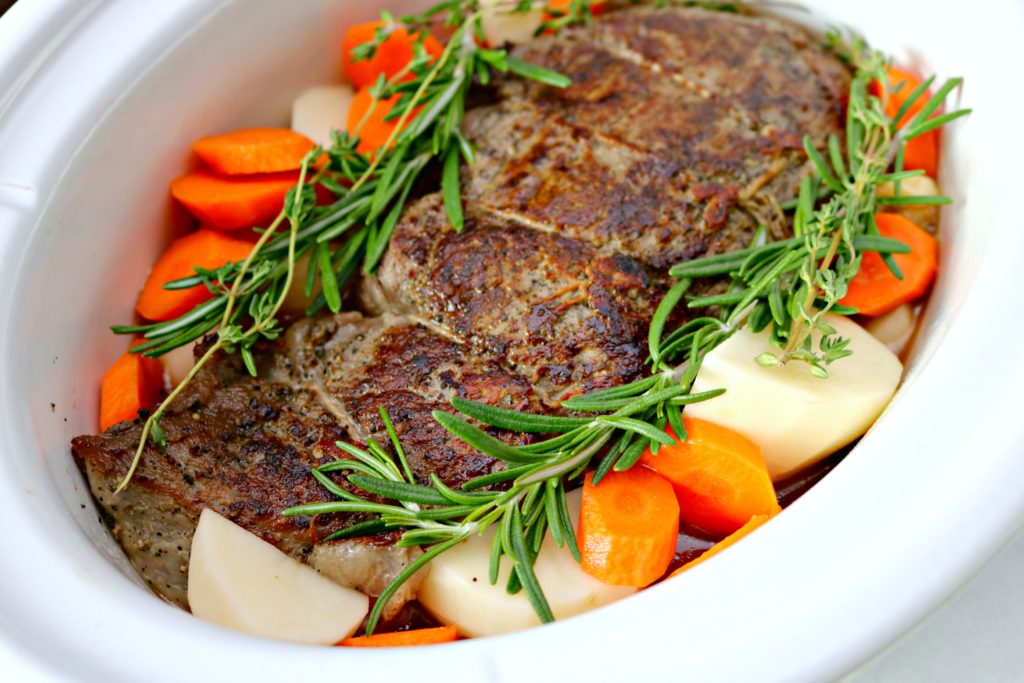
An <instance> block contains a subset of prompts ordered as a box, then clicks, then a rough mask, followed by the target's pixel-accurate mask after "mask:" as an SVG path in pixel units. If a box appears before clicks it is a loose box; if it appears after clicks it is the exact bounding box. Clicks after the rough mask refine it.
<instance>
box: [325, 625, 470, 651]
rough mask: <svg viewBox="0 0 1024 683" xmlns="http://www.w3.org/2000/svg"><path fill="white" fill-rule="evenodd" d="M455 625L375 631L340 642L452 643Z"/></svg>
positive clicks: (391, 644)
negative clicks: (384, 631)
mask: <svg viewBox="0 0 1024 683" xmlns="http://www.w3.org/2000/svg"><path fill="white" fill-rule="evenodd" d="M457 635H458V634H457V633H456V630H455V627H454V626H438V627H436V628H418V629H413V630H411V631H395V632H394V633H375V634H374V635H372V636H356V637H355V638H346V639H345V640H343V641H341V642H340V643H338V645H341V646H343V647H402V646H406V645H435V644H437V643H450V642H452V641H453V640H455V637H456V636H457Z"/></svg>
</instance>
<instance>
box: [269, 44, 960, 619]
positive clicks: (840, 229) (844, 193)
mask: <svg viewBox="0 0 1024 683" xmlns="http://www.w3.org/2000/svg"><path fill="white" fill-rule="evenodd" d="M829 41H830V45H831V46H832V47H833V49H834V50H836V51H837V52H838V53H840V54H841V55H843V56H844V57H845V58H846V59H847V60H848V61H849V62H850V64H851V65H852V66H853V68H854V76H853V79H852V81H851V86H850V97H849V104H848V109H847V128H846V143H845V146H843V145H842V144H841V143H840V142H839V139H838V138H837V137H836V136H832V137H831V138H830V139H829V140H828V144H827V149H826V150H825V151H826V153H827V159H826V157H825V155H823V153H822V152H820V151H819V150H818V149H816V148H815V147H814V145H813V144H812V142H811V141H810V139H809V138H805V140H804V149H805V151H806V153H807V156H808V159H809V160H810V161H811V162H812V164H813V167H814V169H815V171H814V173H813V174H811V175H808V176H807V177H805V178H804V179H803V181H802V182H801V185H800V190H799V195H798V198H797V201H796V202H794V203H793V205H792V207H791V210H792V212H793V215H792V221H793V233H794V236H793V237H792V238H790V239H786V240H781V241H776V242H769V241H767V232H766V231H765V230H764V229H760V230H758V231H757V233H756V234H755V236H754V239H753V241H752V243H751V244H750V245H749V246H748V247H747V248H745V249H741V250H739V251H735V252H731V253H726V254H719V255H713V256H708V257H704V258H700V259H695V260H692V261H688V262H686V263H681V264H678V265H676V266H674V267H673V268H672V269H671V270H670V274H671V275H672V276H673V277H674V278H676V279H677V282H676V283H675V284H674V285H673V286H672V287H671V288H670V289H669V290H668V292H667V293H666V294H665V296H664V297H663V299H662V301H661V303H660V305H659V306H658V308H657V309H656V311H655V314H654V316H653V317H652V319H651V322H650V326H649V331H648V346H649V349H650V357H649V359H648V360H649V362H650V365H651V374H650V375H649V376H647V377H644V378H642V379H639V380H636V381H634V382H632V383H630V384H627V385H623V386H618V387H613V388H608V389H603V390H600V391H595V392H591V393H589V394H586V395H582V396H576V397H573V398H571V399H569V400H567V401H564V402H563V406H564V407H565V408H566V409H568V410H571V411H574V413H576V414H575V415H573V416H552V415H536V414H531V413H524V412H519V411H514V410H509V409H505V408H499V407H495V406H489V405H486V404H481V403H474V402H471V401H466V400H463V399H459V398H456V399H453V401H452V407H453V408H454V409H455V410H456V411H458V412H459V413H461V415H462V416H460V415H454V414H451V413H447V412H442V411H435V412H434V413H433V416H434V419H435V420H437V422H439V423H440V424H441V425H442V426H443V427H445V429H447V430H448V431H449V432H450V433H451V434H453V435H454V436H456V437H458V438H460V439H462V440H463V441H465V442H466V443H468V444H469V445H471V446H473V447H475V448H476V449H478V450H479V451H481V452H483V453H485V454H487V455H490V456H492V457H494V458H496V459H498V460H501V461H503V462H504V463H505V469H504V470H501V471H498V472H495V473H492V474H488V475H485V476H481V477H477V478H476V479H473V480H470V481H469V482H467V483H465V484H464V485H463V486H462V490H461V491H455V490H452V489H451V488H449V487H447V486H446V485H445V484H444V483H443V482H441V481H440V480H439V479H438V478H437V477H436V476H432V480H431V484H432V485H431V486H422V485H420V484H417V483H415V482H414V480H413V477H412V473H411V472H410V471H409V470H408V466H407V463H406V460H405V456H404V452H403V451H402V447H401V444H400V443H399V441H398V439H397V436H396V435H395V433H394V430H393V429H392V428H391V427H390V421H389V420H388V419H387V416H386V413H384V412H382V416H383V417H384V418H385V424H386V425H388V432H389V434H390V436H391V441H392V446H393V449H394V451H395V453H396V457H397V458H398V459H399V461H400V462H401V463H402V467H403V469H404V471H405V474H404V475H402V474H401V473H400V471H399V468H398V467H397V466H395V464H394V462H393V461H392V460H391V456H389V455H388V454H387V452H386V451H384V449H382V448H380V447H379V446H377V445H376V444H374V443H372V442H371V444H370V447H369V450H368V451H361V450H359V449H357V448H355V447H354V446H350V445H348V444H343V443H340V442H339V444H338V445H339V447H341V448H343V449H345V450H346V452H347V453H349V454H350V455H352V456H353V458H354V460H352V461H350V460H339V461H336V462H332V463H328V464H327V465H324V466H322V467H321V468H319V470H318V471H317V472H316V473H315V476H317V478H318V479H319V480H320V481H322V482H324V481H325V480H327V478H326V474H325V473H326V472H330V471H351V472H353V474H351V475H349V476H348V481H349V482H350V483H351V484H353V485H354V486H355V487H357V488H359V489H362V490H363V491H366V492H367V493H368V494H372V495H375V496H383V497H385V498H388V499H391V500H395V501H398V504H397V505H388V506H386V509H381V507H380V505H379V504H377V503H371V502H369V501H367V500H365V499H362V498H360V497H359V496H355V495H353V494H351V493H349V492H347V491H345V490H344V489H341V488H340V487H338V486H336V485H334V484H333V482H331V485H330V487H329V490H331V492H332V493H334V494H335V495H336V496H337V497H338V498H339V499H340V500H339V501H337V502H326V503H315V504H311V505H303V506H298V507H295V508H291V509H289V510H287V511H286V512H285V514H289V515H293V514H318V513H324V512H367V513H371V514H372V513H377V514H379V519H378V520H374V522H376V523H378V524H379V525H380V526H379V527H374V526H373V524H374V522H371V523H363V525H362V526H361V525H356V526H354V527H350V528H348V529H345V530H343V531H341V532H339V533H338V534H335V536H334V537H336V538H340V537H351V536H355V535H361V534H364V533H371V532H372V531H371V530H372V529H374V528H377V529H378V530H379V528H386V529H403V530H404V531H403V534H402V539H401V541H400V544H403V545H421V546H424V547H426V548H427V550H426V552H425V554H424V555H423V556H421V557H420V558H419V560H417V562H416V563H414V564H413V565H411V566H410V567H409V568H408V569H407V570H406V571H404V572H402V573H401V574H400V575H399V576H397V577H396V578H395V579H394V580H393V581H392V582H391V584H389V586H388V587H387V588H386V589H385V591H384V594H383V595H382V596H381V598H380V599H379V601H378V603H377V606H376V607H375V609H374V611H373V612H372V613H371V615H370V619H369V622H368V626H367V632H369V633H372V631H373V629H374V628H375V627H376V625H377V623H378V620H379V618H380V614H381V610H382V609H383V605H384V604H385V603H386V602H387V599H388V598H390V596H391V595H393V594H394V593H395V591H397V589H398V588H399V587H400V586H401V585H402V583H404V582H405V581H406V580H408V579H409V578H410V577H411V576H412V575H413V574H414V573H415V571H417V570H418V569H419V568H420V567H422V566H423V565H425V564H426V562H428V561H429V558H433V557H436V556H437V555H439V554H441V553H443V552H445V551H446V550H447V549H449V548H451V547H454V546H455V545H457V544H458V543H460V542H462V541H463V540H465V539H467V538H469V537H470V536H471V535H473V534H481V533H483V532H484V531H485V530H486V529H487V528H489V527H490V526H491V525H497V531H496V533H495V535H494V540H493V542H492V552H491V558H490V572H489V574H490V581H491V583H496V582H497V579H498V569H499V567H500V563H501V561H502V558H508V559H509V560H510V561H511V562H512V567H513V571H512V573H511V575H510V579H509V583H508V585H507V589H508V591H509V592H511V593H515V592H518V591H520V590H522V591H524V592H525V594H526V596H527V598H528V599H529V600H530V603H531V604H532V605H533V607H534V609H535V611H536V613H537V615H538V617H539V618H540V619H541V621H550V620H552V619H553V615H552V614H551V610H550V607H549V605H548V603H547V600H546V598H545V597H544V594H543V591H542V590H541V588H540V584H539V582H538V581H537V578H536V575H535V573H534V571H533V562H534V560H535V559H536V556H537V553H538V552H539V551H540V547H541V543H542V542H543V539H544V536H545V533H546V531H547V530H550V532H551V536H552V538H553V540H554V542H555V544H556V545H558V546H559V547H566V546H567V547H568V548H569V550H570V552H572V554H573V555H574V556H575V557H576V558H577V559H579V550H578V548H577V547H576V541H575V535H574V530H573V528H572V525H571V523H570V522H569V520H568V512H567V510H566V507H565V492H566V487H567V485H568V482H570V481H572V480H574V479H576V478H578V477H579V476H580V475H582V474H583V473H584V472H585V471H587V470H588V469H590V468H591V467H594V481H595V483H597V482H600V480H601V478H603V477H604V476H606V475H607V473H608V472H609V471H611V470H616V471H622V470H626V469H629V468H630V467H632V466H633V465H634V464H636V462H637V461H638V460H639V458H640V456H641V455H642V454H643V453H644V452H645V451H646V450H647V449H650V450H651V451H652V452H654V453H656V452H657V451H658V450H659V449H660V447H661V446H669V445H672V444H674V443H675V440H674V439H673V438H672V437H671V436H669V435H668V434H667V433H666V430H665V428H666V426H671V428H672V430H673V431H674V433H675V435H676V436H677V438H678V439H679V440H685V439H686V430H685V428H684V424H683V420H682V411H683V408H684V406H685V405H687V404H690V403H694V402H697V401H703V400H709V399H713V398H714V397H715V396H718V395H720V394H721V393H723V392H724V391H725V389H724V388H720V389H716V390H713V391H707V392H701V393H694V392H693V391H692V387H693V382H694V380H695V379H696V376H697V373H698V372H699V369H700V367H701V364H702V362H703V360H704V358H705V357H706V356H707V354H708V353H709V352H711V351H712V350H713V349H715V348H716V347H717V346H719V345H720V344H722V343H723V342H725V341H726V340H727V339H729V338H730V337H731V336H732V335H733V334H735V333H736V332H737V331H738V330H740V329H742V328H743V327H744V326H748V327H749V328H750V329H751V330H753V331H755V332H760V331H763V330H764V329H765V328H770V331H769V336H770V339H771V341H772V343H773V344H774V345H775V346H776V347H777V348H778V349H779V352H778V353H766V354H762V355H761V356H759V357H758V358H756V359H751V362H755V361H756V362H757V363H759V364H761V365H775V364H784V363H787V362H792V361H797V362H803V363H806V364H807V365H808V367H809V371H810V372H811V373H812V374H813V375H815V376H817V377H820V378H822V379H824V378H826V377H827V376H828V371H827V369H826V368H827V366H828V365H829V364H831V363H833V362H836V361H838V360H840V359H841V358H843V357H845V356H848V355H850V353H851V351H850V350H849V348H848V345H849V340H847V339H843V338H841V337H839V336H838V335H837V334H836V331H835V329H834V328H833V327H832V326H831V325H829V324H828V322H827V320H826V318H825V316H826V315H827V314H828V313H834V314H840V315H850V314H854V313H856V310H855V309H852V308H848V307H844V306H842V305H840V303H839V302H840V301H841V300H842V298H843V297H844V296H845V294H846V290H847V286H848V284H849V282H850V280H851V279H852V278H853V277H854V276H855V275H856V274H857V272H858V270H859V268H860V263H861V258H862V255H863V253H865V252H869V251H874V252H877V253H879V254H880V255H881V256H882V258H883V259H884V260H885V262H886V263H887V264H888V266H889V268H890V269H892V271H893V273H894V274H895V275H896V276H897V277H902V275H901V274H900V272H899V269H898V267H897V266H896V263H895V261H894V260H893V258H892V255H893V254H898V253H907V252H908V251H909V249H908V247H907V246H906V245H904V244H902V243H901V242H899V241H897V240H893V239H888V238H885V237H882V236H880V235H879V234H878V229H877V226H876V225H875V220H874V216H875V213H876V211H877V209H878V207H880V206H885V205H899V204H901V203H907V202H906V199H905V198H903V197H901V196H900V195H899V190H898V185H899V183H900V181H902V180H905V179H907V178H910V177H913V176H915V175H919V174H920V173H919V172H917V171H905V170H903V150H904V147H905V144H906V142H907V141H909V140H912V139H914V138H915V137H917V136H919V135H922V134H924V133H925V132H927V131H929V130H933V129H935V128H937V127H939V126H941V125H944V124H946V123H948V122H950V121H953V120H955V119H956V118H959V117H961V116H964V115H966V114H967V113H969V110H957V111H954V112H951V113H948V114H942V115H940V116H933V114H934V113H935V112H936V111H937V110H938V108H939V107H940V106H941V105H942V103H943V102H944V101H945V99H946V98H947V96H948V95H949V94H950V93H951V92H952V91H953V89H955V88H956V87H957V86H958V85H959V84H960V79H950V80H948V81H946V82H945V83H944V84H943V85H942V86H941V87H940V88H938V90H937V91H936V93H935V94H934V95H933V96H932V97H930V98H929V99H928V101H927V102H926V103H925V105H924V106H923V107H922V108H921V110H920V111H919V112H918V113H917V114H916V115H915V116H914V117H913V118H912V119H911V120H910V121H909V122H907V123H906V124H905V125H904V126H903V127H902V128H897V126H896V124H895V122H894V121H898V120H899V119H900V118H901V116H903V115H904V114H905V113H906V112H907V111H909V109H910V107H911V106H913V104H914V102H915V101H916V100H918V99H920V98H921V97H923V94H924V93H925V91H926V90H927V89H928V88H929V87H930V86H931V84H932V82H933V80H934V79H928V80H927V81H926V82H925V83H924V84H923V85H922V86H921V87H920V88H917V89H916V90H915V92H913V93H911V95H910V97H909V98H908V101H907V104H906V105H905V106H904V107H903V108H902V109H901V111H900V113H899V114H897V116H896V117H895V119H890V118H889V117H887V116H886V114H885V104H886V102H885V99H886V98H887V97H888V96H889V88H888V86H889V85H890V84H889V82H888V76H887V72H886V69H885V60H884V58H883V56H882V55H881V53H879V52H876V51H873V50H871V49H870V48H868V46H867V45H866V44H865V43H864V42H863V41H861V40H860V39H856V38H855V39H853V41H852V42H851V43H850V44H847V43H846V42H843V41H842V40H841V39H840V38H839V36H838V34H835V33H833V34H830V35H829ZM874 81H877V82H879V83H882V84H885V85H886V87H885V88H883V94H882V98H879V97H876V96H875V95H873V94H871V93H870V91H869V86H870V84H871V83H872V82H874ZM886 182H894V183H895V184H896V185H897V193H896V197H894V198H891V199H889V198H876V195H875V188H876V187H877V186H878V185H879V184H881V183H886ZM948 201H949V200H948V199H946V198H945V197H927V198H920V197H915V198H913V202H914V203H918V204H920V203H932V204H944V203H948ZM700 278H718V279H722V278H724V279H725V280H726V281H727V282H728V286H727V288H726V290H725V291H724V292H723V293H721V294H714V295H704V296H691V297H689V298H687V293H688V291H689V289H690V287H691V285H692V283H693V282H694V280H696V279H700ZM684 304H685V306H686V307H687V308H689V309H693V310H703V311H704V312H705V313H704V315H702V316H701V317H697V318H694V319H692V320H689V321H687V322H685V323H684V324H682V325H680V326H678V327H676V328H675V329H672V330H671V331H670V332H668V333H666V327H667V325H668V322H669V320H670V319H671V318H672V315H673V312H674V311H675V310H676V309H677V307H679V306H682V305H684ZM815 339H817V343H815ZM382 411H383V408H382ZM463 416H464V417H463ZM470 419H472V420H476V421H479V422H481V423H483V424H485V425H491V426H493V427H498V428H501V429H506V430H511V431H514V432H520V433H532V434H542V435H545V437H546V438H544V439H543V440H541V441H538V442H535V443H530V444H527V445H523V446H512V445H509V444H507V443H505V442H504V441H501V440H499V439H497V438H495V437H493V436H491V435H490V434H488V433H487V432H485V431H484V430H482V429H480V428H479V427H477V426H475V425H474V424H473V423H472V422H470V421H469V420H470ZM371 459H372V460H373V461H374V462H375V463H376V465H375V466H374V467H372V468H371V469H376V470H378V471H379V472H380V473H384V472H386V474H377V475H374V474H372V473H368V472H367V468H368V460H371ZM325 486H328V484H327V483H325ZM489 487H499V489H500V490H497V491H495V490H490V491H481V489H486V488H489ZM421 504H423V505H427V506H429V507H427V508H426V509H420V508H419V507H418V506H419V505H421ZM411 506H414V507H411Z"/></svg>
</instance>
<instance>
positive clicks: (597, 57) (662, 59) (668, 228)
mask: <svg viewBox="0 0 1024 683" xmlns="http://www.w3.org/2000/svg"><path fill="white" fill-rule="evenodd" d="M516 54H517V56H519V57H521V58H523V59H526V60H528V61H532V62H535V63H539V64H542V65H544V66H547V67H548V68H551V69H554V70H556V71H559V72H561V73H563V74H565V75H567V76H569V77H571V78H572V79H573V85H572V86H571V87H569V88H566V89H564V90H558V89H555V88H550V87H545V86H540V85H537V84H535V83H528V82H524V81H521V80H514V81H509V82H507V83H506V85H505V86H504V88H503V94H504V95H505V99H504V100H503V101H501V102H499V103H498V104H497V105H493V106H491V107H485V108H481V109H479V110H476V111H473V112H470V113H469V114H468V115H467V120H466V125H465V129H466V133H467V135H468V136H469V137H470V138H471V139H472V140H473V142H474V143H475V144H476V145H477V146H478V148H479V156H478V162H477V163H476V164H474V165H473V166H472V167H470V168H468V169H467V171H466V173H467V174H468V176H469V181H468V189H467V197H468V200H469V201H471V202H473V203H474V204H476V205H477V206H479V207H480V208H481V209H483V210H486V211H488V212H493V213H496V214H500V215H502V216H504V217H506V218H510V219H513V220H516V221H517V222H519V223H521V224H523V225H529V226H533V227H540V228H542V229H546V230H552V231H557V232H559V233H560V234H565V235H570V236H572V237H575V238H577V239H581V240H583V241H586V242H589V243H591V244H594V245H596V246H598V247H599V248H601V249H602V250H607V251H614V252H618V253H622V254H626V255H629V256H632V257H634V258H636V259H638V260H640V261H641V262H643V263H645V264H647V265H649V266H651V267H653V268H654V269H656V270H662V269H665V268H667V267H668V266H670V265H672V264H673V263H677V262H679V261H682V260H686V259H689V258H693V257H695V256H699V255H703V254H705V253H715V252H719V251H723V250H726V249H731V248H736V247H737V246H738V245H743V244H746V243H747V242H748V241H749V239H750V237H751V234H752V231H753V229H754V228H755V227H756V226H757V224H758V223H764V224H767V225H769V227H772V228H773V229H775V230H776V231H777V232H779V231H781V227H780V225H779V224H778V221H777V220H776V219H777V216H778V209H777V207H778V204H779V203H781V202H784V201H786V200H788V199H790V198H792V197H793V196H794V195H795V192H796V189H797V186H798V184H799V179H800V176H801V175H802V174H803V173H804V171H805V170H806V168H807V164H806V158H805V155H804V153H803V151H802V140H803V136H804V135H805V134H806V135H809V136H810V137H811V139H812V141H814V143H815V144H817V145H819V146H820V145H822V144H824V142H825V141H826V139H827V137H828V136H829V135H830V134H833V133H834V134H836V135H840V136H841V134H842V125H841V124H842V109H843V101H842V98H843V97H844V94H845V92H846V89H847V86H848V81H849V75H848V73H847V72H846V70H845V68H844V67H843V66H842V65H841V64H840V63H839V62H838V61H837V60H836V59H835V58H833V57H831V56H829V55H827V54H826V53H825V52H824V51H822V50H821V49H819V48H817V47H816V46H814V45H812V44H810V41H809V39H808V37H807V36H806V35H805V34H804V33H803V32H801V31H800V30H798V29H796V28H794V27H792V26H789V25H787V24H784V23H782V22H778V21H774V20H770V19H765V18H753V17H742V16H736V15H728V14H722V13H717V12H707V11H703V10H696V9H651V8H643V9H635V10H631V11H627V12H615V13H611V14H609V15H608V16H606V17H602V18H601V19H600V20H598V21H596V22H595V23H594V24H593V26H591V27H585V28H579V29H574V30H571V31H568V32H565V33H563V34H562V35H559V36H552V37H545V38H541V39H539V40H535V41H533V42H531V43H528V44H526V45H523V46H521V47H520V48H518V49H517V50H516Z"/></svg>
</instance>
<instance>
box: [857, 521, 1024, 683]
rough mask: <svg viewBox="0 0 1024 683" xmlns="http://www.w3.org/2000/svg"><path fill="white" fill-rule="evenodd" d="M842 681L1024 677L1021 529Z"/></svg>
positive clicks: (974, 682)
mask: <svg viewBox="0 0 1024 683" xmlns="http://www.w3.org/2000/svg"><path fill="white" fill-rule="evenodd" d="M950 543H956V539H955V538H951V539H950ZM844 681H845V683H919V682H920V683H925V682H927V683H946V682H947V681H948V682H953V681H956V682H957V683H1003V682H1004V681H1005V682H1007V683H1010V682H1014V683H1016V682H1019V681H1024V530H1021V531H1018V533H1017V534H1016V535H1015V536H1014V537H1013V538H1012V539H1011V540H1010V541H1009V542H1008V543H1007V544H1006V546H1004V547H1003V549H1002V550H1001V551H1000V552H999V553H998V554H997V555H996V556H995V557H994V558H993V559H992V560H990V561H989V562H988V563H987V564H986V565H985V566H984V567H982V569H981V570H980V571H979V572H978V573H977V574H976V575H975V576H974V577H973V578H972V579H971V580H970V581H968V583H967V584H965V585H964V586H963V587H962V588H961V589H960V590H959V591H958V592H957V593H955V594H954V595H953V596H952V597H951V598H950V599H949V600H948V601H947V602H946V603H945V604H943V605H942V606H941V607H939V609H938V610H936V611H935V612H933V613H932V614H931V615H929V616H928V617H927V618H925V619H924V620H923V621H922V622H921V623H919V624H918V625H917V626H916V627H914V628H913V629H911V630H910V631H909V632H908V633H907V634H905V635H904V636H903V637H902V638H901V639H899V640H898V641H896V642H895V643H893V644H892V646H890V647H889V648H888V649H887V650H884V651H883V652H882V653H880V654H879V655H878V656H877V657H875V658H874V659H873V660H871V661H870V662H868V663H867V664H866V665H864V666H863V667H861V668H860V669H858V670H857V671H856V672H854V673H853V674H851V675H850V676H848V677H847V678H846V679H844Z"/></svg>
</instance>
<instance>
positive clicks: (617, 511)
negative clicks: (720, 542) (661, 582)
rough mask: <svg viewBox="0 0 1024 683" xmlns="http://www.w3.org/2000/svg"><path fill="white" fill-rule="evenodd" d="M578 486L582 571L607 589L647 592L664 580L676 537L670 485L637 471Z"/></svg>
mask: <svg viewBox="0 0 1024 683" xmlns="http://www.w3.org/2000/svg"><path fill="white" fill-rule="evenodd" d="M593 478H594V474H593V472H590V473H588V474H587V476H586V479H584V482H583V500H582V503H581V505H580V523H579V530H578V531H577V542H578V543H579V548H580V555H581V561H580V566H581V567H582V568H583V571H585V572H586V573H588V574H590V575H591V576H593V577H594V578H595V579H597V580H599V581H603V582H604V583H607V584H611V585H613V586H647V585H649V584H651V583H653V582H654V581H657V580H658V579H659V578H661V577H662V576H663V575H664V574H665V570H666V569H668V565H669V563H670V562H671V561H672V556H673V555H674V553H675V550H676V537H677V536H678V535H679V504H678V503H677V502H676V497H675V494H674V493H672V485H671V484H669V483H668V481H666V480H665V479H664V478H662V477H661V476H660V475H658V474H656V473H654V472H652V471H651V470H648V469H645V468H643V467H634V468H632V469H629V470H626V471H625V472H609V473H608V474H607V475H605V477H604V478H603V479H602V480H601V481H600V483H599V484H597V486H595V485H594V483H593Z"/></svg>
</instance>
